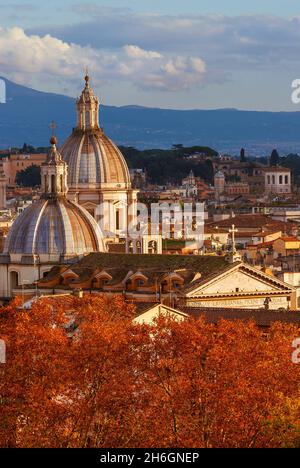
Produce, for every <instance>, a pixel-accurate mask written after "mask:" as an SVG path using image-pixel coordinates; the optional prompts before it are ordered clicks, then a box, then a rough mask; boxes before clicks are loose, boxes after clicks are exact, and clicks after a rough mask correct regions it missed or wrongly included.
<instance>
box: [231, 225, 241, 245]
mask: <svg viewBox="0 0 300 468" xmlns="http://www.w3.org/2000/svg"><path fill="white" fill-rule="evenodd" d="M237 232H239V231H238V229H235V225H234V224H233V225H232V226H231V229H229V233H230V234H231V239H232V252H235V251H236V249H235V234H236V233H237Z"/></svg>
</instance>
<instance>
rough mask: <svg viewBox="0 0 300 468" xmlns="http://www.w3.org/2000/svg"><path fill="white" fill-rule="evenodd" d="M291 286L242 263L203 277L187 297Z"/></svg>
mask: <svg viewBox="0 0 300 468" xmlns="http://www.w3.org/2000/svg"><path fill="white" fill-rule="evenodd" d="M291 290H293V287H292V286H290V285H288V284H286V283H284V282H283V281H280V280H278V279H277V278H275V277H273V276H270V275H268V274H266V273H264V272H262V271H260V270H258V269H257V268H253V267H251V266H249V265H246V264H244V263H240V264H239V265H235V266H233V267H232V268H231V269H229V270H227V271H225V272H223V273H222V272H221V273H220V274H216V275H214V277H212V278H207V279H205V278H203V280H202V281H200V282H199V283H198V284H195V285H194V287H191V288H190V289H189V291H188V293H187V297H195V296H197V295H206V294H207V295H213V294H232V293H234V294H236V293H239V294H243V293H244V294H247V293H259V292H270V293H272V292H281V291H282V292H286V291H291Z"/></svg>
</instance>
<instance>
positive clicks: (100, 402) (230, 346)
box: [0, 295, 300, 448]
mask: <svg viewBox="0 0 300 468" xmlns="http://www.w3.org/2000/svg"><path fill="white" fill-rule="evenodd" d="M18 306H20V303H18V302H15V303H13V304H11V305H10V306H9V307H6V308H3V309H2V310H1V312H0V338H1V339H5V341H6V342H7V359H8V360H7V364H6V365H4V366H3V365H2V366H1V365H0V413H1V420H0V446H1V447H59V448H60V447H95V448H101V447H103V448H105V447H106V448H107V447H113V448H114V447H123V448H125V447H150V448H154V447H247V448H248V447H249V448H252V447H293V446H297V444H299V410H300V399H299V377H300V368H299V366H297V365H295V364H293V363H292V361H291V351H292V348H291V343H292V341H293V339H294V338H295V337H297V336H298V334H299V331H298V329H297V328H296V327H294V326H289V325H283V324H275V325H273V326H272V328H271V329H270V330H269V333H268V337H267V338H266V337H263V336H262V332H261V330H259V329H258V328H257V327H256V326H255V325H254V324H253V323H251V322H250V323H242V322H238V321H237V322H228V321H225V320H222V321H220V322H219V324H218V325H217V326H216V325H211V324H207V323H206V322H205V320H204V319H203V318H200V319H198V320H195V319H192V318H191V319H186V320H184V321H176V320H175V319H172V318H171V317H163V316H161V317H159V318H158V319H157V320H156V321H155V323H153V324H151V325H146V324H143V325H135V324H134V323H133V318H134V316H135V310H134V306H133V305H131V304H128V303H126V302H125V300H124V299H123V298H122V297H121V296H119V297H114V298H107V297H104V296H92V295H90V296H85V297H84V298H83V299H80V298H76V297H75V296H66V297H65V298H63V299H62V298H60V297H53V298H44V299H41V300H39V301H38V302H36V303H34V304H33V306H32V310H29V311H28V310H20V309H19V308H18Z"/></svg>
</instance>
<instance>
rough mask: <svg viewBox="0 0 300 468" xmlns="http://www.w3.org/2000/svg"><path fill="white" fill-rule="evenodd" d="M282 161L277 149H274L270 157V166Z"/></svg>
mask: <svg viewBox="0 0 300 468" xmlns="http://www.w3.org/2000/svg"><path fill="white" fill-rule="evenodd" d="M279 163H280V156H279V154H278V151H277V150H276V149H273V151H272V153H271V157H270V166H278V165H279Z"/></svg>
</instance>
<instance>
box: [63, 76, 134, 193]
mask: <svg viewBox="0 0 300 468" xmlns="http://www.w3.org/2000/svg"><path fill="white" fill-rule="evenodd" d="M76 106H77V126H76V128H75V129H74V130H73V132H72V134H71V135H70V137H69V138H68V139H67V141H66V142H65V143H64V145H63V146H62V147H61V149H60V151H61V154H62V158H63V159H64V161H65V162H66V163H67V164H68V167H69V171H68V185H69V188H70V189H76V188H78V187H83V186H84V187H88V188H103V187H105V186H106V187H108V186H109V185H113V186H115V187H119V188H125V189H128V188H130V187H131V182H130V174H129V170H128V166H127V163H126V161H125V158H124V156H123V155H122V153H121V151H120V150H119V149H118V148H117V146H116V145H115V144H114V143H113V142H112V141H111V140H110V139H109V138H108V137H107V136H106V135H105V134H104V131H103V129H102V128H100V126H99V100H98V98H97V97H95V95H94V93H93V90H92V88H91V87H90V84H89V76H88V75H87V76H86V77H85V88H84V90H83V91H82V94H81V96H80V98H79V99H77V102H76Z"/></svg>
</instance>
